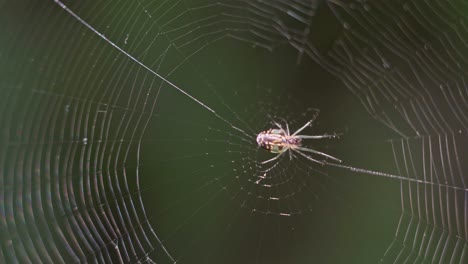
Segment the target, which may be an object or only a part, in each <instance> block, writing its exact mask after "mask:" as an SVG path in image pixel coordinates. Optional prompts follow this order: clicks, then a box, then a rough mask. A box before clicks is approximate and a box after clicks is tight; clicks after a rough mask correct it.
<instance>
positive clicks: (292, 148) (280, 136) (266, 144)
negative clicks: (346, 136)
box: [257, 116, 341, 165]
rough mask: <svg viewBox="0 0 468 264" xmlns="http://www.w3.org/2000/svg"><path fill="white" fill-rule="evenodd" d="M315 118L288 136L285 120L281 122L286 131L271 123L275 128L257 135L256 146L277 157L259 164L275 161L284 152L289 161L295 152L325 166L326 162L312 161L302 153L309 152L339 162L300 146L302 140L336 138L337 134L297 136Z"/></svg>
mask: <svg viewBox="0 0 468 264" xmlns="http://www.w3.org/2000/svg"><path fill="white" fill-rule="evenodd" d="M315 117H316V116H315ZM315 117H314V118H313V119H311V120H309V121H308V122H307V123H305V124H304V125H303V126H302V127H301V128H299V129H298V130H296V131H295V132H294V133H293V134H290V132H289V125H288V123H287V122H286V120H283V121H284V123H285V124H286V130H285V129H284V128H283V127H282V126H281V125H280V124H279V123H277V122H275V121H272V123H273V124H274V125H276V126H277V128H270V129H268V130H266V131H262V132H260V133H259V134H258V135H257V144H258V146H260V147H261V148H263V149H266V150H268V151H269V152H271V153H277V154H278V155H276V156H275V157H273V158H271V159H269V160H265V161H263V162H261V164H266V163H268V162H272V161H274V160H277V159H278V158H280V157H281V155H283V154H284V153H285V152H286V151H288V153H289V158H290V159H292V157H293V153H292V152H295V153H297V154H299V155H301V156H303V157H305V158H306V159H309V160H311V161H313V162H317V163H320V164H322V165H325V163H326V162H323V161H320V160H317V159H314V158H312V157H311V156H309V155H307V154H305V153H303V152H309V153H313V154H317V155H320V156H323V157H325V158H329V159H332V160H335V161H337V162H341V160H339V159H337V158H335V157H333V156H331V155H328V154H326V153H323V152H321V151H318V150H314V149H311V148H305V147H303V146H302V140H303V139H322V138H335V137H338V135H337V134H333V135H328V134H324V135H299V133H300V132H301V131H303V130H304V129H306V128H307V127H308V126H310V125H311V124H312V122H313V121H314V120H315Z"/></svg>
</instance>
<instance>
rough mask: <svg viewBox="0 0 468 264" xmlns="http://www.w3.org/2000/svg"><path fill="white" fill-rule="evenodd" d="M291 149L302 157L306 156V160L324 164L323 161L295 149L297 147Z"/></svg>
mask: <svg viewBox="0 0 468 264" xmlns="http://www.w3.org/2000/svg"><path fill="white" fill-rule="evenodd" d="M292 150H294V151H295V152H296V153H298V154H299V155H301V156H303V157H304V158H306V159H308V160H311V161H313V162H317V163H319V164H321V165H325V163H323V162H322V161H320V160H316V159H314V158H312V157H311V156H309V155H306V154H304V153H302V152H300V151H299V150H297V149H292Z"/></svg>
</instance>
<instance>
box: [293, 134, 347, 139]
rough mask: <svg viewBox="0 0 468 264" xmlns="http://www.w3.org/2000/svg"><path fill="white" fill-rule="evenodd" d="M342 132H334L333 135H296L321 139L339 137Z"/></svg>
mask: <svg viewBox="0 0 468 264" xmlns="http://www.w3.org/2000/svg"><path fill="white" fill-rule="evenodd" d="M339 136H340V134H332V135H328V134H325V135H296V137H298V138H304V139H321V138H336V137H339Z"/></svg>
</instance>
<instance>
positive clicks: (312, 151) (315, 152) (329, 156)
mask: <svg viewBox="0 0 468 264" xmlns="http://www.w3.org/2000/svg"><path fill="white" fill-rule="evenodd" d="M295 149H296V150H298V151H305V152H310V153H314V154H317V155H322V156H324V157H327V158H329V159H332V160H335V161H338V162H341V160H340V159H337V158H335V157H333V156H331V155H328V154H326V153H323V152H321V151H318V150H314V149H310V148H304V147H296V148H295Z"/></svg>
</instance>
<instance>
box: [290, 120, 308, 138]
mask: <svg viewBox="0 0 468 264" xmlns="http://www.w3.org/2000/svg"><path fill="white" fill-rule="evenodd" d="M310 124H312V120H310V121H309V122H307V123H305V125H303V126H302V127H301V128H299V129H298V130H296V132H294V134H292V135H291V136H295V135H297V134H298V133H299V132H301V131H302V130H304V129H305V128H306V127H308V126H310Z"/></svg>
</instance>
